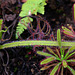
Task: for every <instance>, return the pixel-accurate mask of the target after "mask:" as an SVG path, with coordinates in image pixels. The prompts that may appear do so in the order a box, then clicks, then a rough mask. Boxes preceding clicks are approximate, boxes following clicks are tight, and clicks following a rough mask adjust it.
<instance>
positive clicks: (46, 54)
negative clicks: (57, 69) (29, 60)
mask: <svg viewBox="0 0 75 75" xmlns="http://www.w3.org/2000/svg"><path fill="white" fill-rule="evenodd" d="M37 54H39V55H43V56H52V55H51V54H49V53H46V52H42V51H37Z"/></svg>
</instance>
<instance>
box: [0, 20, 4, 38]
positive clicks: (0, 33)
mask: <svg viewBox="0 0 75 75" xmlns="http://www.w3.org/2000/svg"><path fill="white" fill-rule="evenodd" d="M2 23H3V19H0V39H1V38H2V30H1V29H2Z"/></svg>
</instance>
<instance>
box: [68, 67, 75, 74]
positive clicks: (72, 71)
mask: <svg viewBox="0 0 75 75" xmlns="http://www.w3.org/2000/svg"><path fill="white" fill-rule="evenodd" d="M67 68H68V69H69V70H70V72H71V73H72V74H73V75H75V70H74V69H73V68H71V67H70V66H67Z"/></svg>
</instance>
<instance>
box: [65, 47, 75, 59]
mask: <svg viewBox="0 0 75 75" xmlns="http://www.w3.org/2000/svg"><path fill="white" fill-rule="evenodd" d="M74 50H75V46H72V47H70V48H69V50H68V52H67V53H66V55H65V57H64V58H67V56H68V55H69V53H70V52H72V51H74ZM73 54H74V53H71V54H70V55H73Z"/></svg>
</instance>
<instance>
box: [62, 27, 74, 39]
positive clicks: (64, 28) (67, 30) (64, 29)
mask: <svg viewBox="0 0 75 75" xmlns="http://www.w3.org/2000/svg"><path fill="white" fill-rule="evenodd" d="M62 29H63V33H64V34H66V35H68V36H69V37H72V38H73V37H75V35H74V33H73V32H72V31H71V30H70V29H68V28H66V27H64V26H62Z"/></svg>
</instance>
